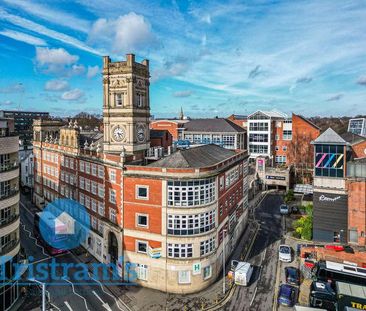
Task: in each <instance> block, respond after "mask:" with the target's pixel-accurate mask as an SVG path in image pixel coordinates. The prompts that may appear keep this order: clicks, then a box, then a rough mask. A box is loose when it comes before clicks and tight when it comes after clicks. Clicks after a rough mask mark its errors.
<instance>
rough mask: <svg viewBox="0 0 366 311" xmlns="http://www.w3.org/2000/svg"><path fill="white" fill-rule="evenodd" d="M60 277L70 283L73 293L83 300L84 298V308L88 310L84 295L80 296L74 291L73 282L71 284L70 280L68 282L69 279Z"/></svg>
mask: <svg viewBox="0 0 366 311" xmlns="http://www.w3.org/2000/svg"><path fill="white" fill-rule="evenodd" d="M62 279H63V280H64V281H66V282H68V283H70V284H71V286H72V291H73V293H74V294H75V295H76V296H79V297H80V298H81V299H83V300H84V303H85V308H86V310H87V311H90V310H89V308H88V304H87V303H86V299H85V297H83V296H81V295H80V294H78V293H77V292H75V288H74V284H73V283H72V282H70V281H69V280H68V279H66V278H62Z"/></svg>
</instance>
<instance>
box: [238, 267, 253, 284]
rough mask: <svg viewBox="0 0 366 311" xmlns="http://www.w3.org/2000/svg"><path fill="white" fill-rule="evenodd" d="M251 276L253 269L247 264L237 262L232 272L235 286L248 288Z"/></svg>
mask: <svg viewBox="0 0 366 311" xmlns="http://www.w3.org/2000/svg"><path fill="white" fill-rule="evenodd" d="M252 274H253V267H252V266H251V265H250V263H249V262H244V261H239V262H237V264H236V267H235V270H234V280H235V284H236V285H242V286H248V285H249V283H250V278H251V277H252Z"/></svg>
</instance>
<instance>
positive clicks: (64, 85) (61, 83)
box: [44, 79, 69, 92]
mask: <svg viewBox="0 0 366 311" xmlns="http://www.w3.org/2000/svg"><path fill="white" fill-rule="evenodd" d="M44 89H45V90H46V91H51V92H60V91H66V90H68V89H69V83H68V82H67V81H66V80H59V79H56V80H50V81H47V82H46V84H45V86H44Z"/></svg>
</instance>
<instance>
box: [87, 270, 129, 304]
mask: <svg viewBox="0 0 366 311" xmlns="http://www.w3.org/2000/svg"><path fill="white" fill-rule="evenodd" d="M89 276H90V278H91V279H92V280H94V281H95V282H97V283H98V284H99V286H100V288H101V289H102V291H103V293H105V294H107V295H108V296H109V297H112V298H113V299H114V301H115V302H116V305H117V307H118V309H120V310H121V311H125V310H124V309H122V308H121V307H120V305H119V303H118V302H121V303H122V304H123V305H124V306H125V307H126V308H127V310H130V308H129V307H128V306H127V305H126V304H125V303H124V302H123V301H121V300H120V299H119V298H118V299H117V298H116V297H115V296H113V295H112V294H110V293H108V292H106V291H105V290H104V287H103V284H102V283H101V282H100V281H98V280H96V279H95V278H93V277H92V275H91V274H90V273H89Z"/></svg>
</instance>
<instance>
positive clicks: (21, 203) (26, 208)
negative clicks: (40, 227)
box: [19, 201, 34, 216]
mask: <svg viewBox="0 0 366 311" xmlns="http://www.w3.org/2000/svg"><path fill="white" fill-rule="evenodd" d="M19 203H20V205H21V206H23V208H25V210H26V211H27V212H28V213H29V214H31V215H32V216H34V214H33V213H32V212H31V211H30V210H29V209H28V207H26V206H25V204H23V202H22V201H19Z"/></svg>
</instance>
